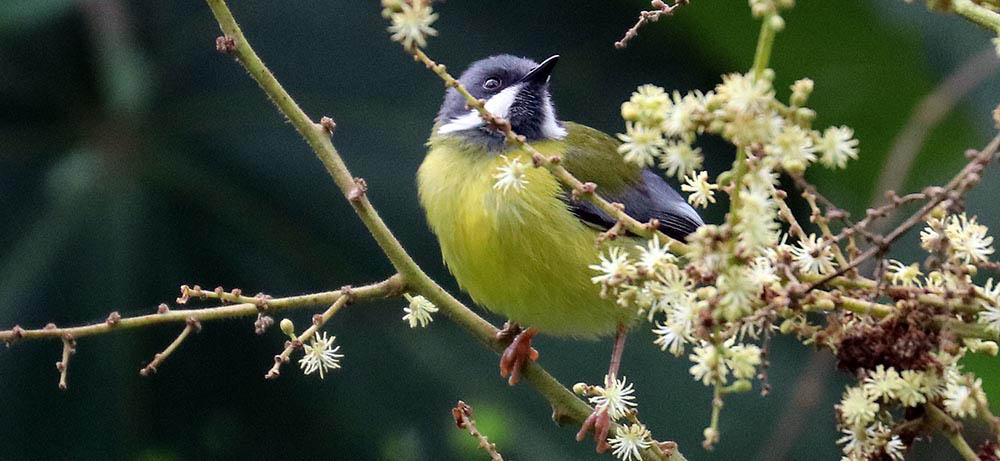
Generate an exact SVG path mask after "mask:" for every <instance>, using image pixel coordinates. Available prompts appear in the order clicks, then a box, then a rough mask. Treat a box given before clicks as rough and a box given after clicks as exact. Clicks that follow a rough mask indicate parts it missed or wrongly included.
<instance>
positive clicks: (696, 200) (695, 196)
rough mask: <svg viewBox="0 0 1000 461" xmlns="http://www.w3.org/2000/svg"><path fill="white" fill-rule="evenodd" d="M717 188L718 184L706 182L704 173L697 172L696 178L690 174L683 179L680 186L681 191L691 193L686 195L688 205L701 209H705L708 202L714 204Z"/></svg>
mask: <svg viewBox="0 0 1000 461" xmlns="http://www.w3.org/2000/svg"><path fill="white" fill-rule="evenodd" d="M718 188H719V185H718V184H712V183H711V182H709V181H708V172H706V171H700V172H698V175H697V176H695V175H694V174H693V173H692V174H691V175H689V176H687V177H685V178H684V184H681V190H682V191H684V192H690V193H691V195H688V203H690V204H692V205H694V206H697V207H702V208H705V207H707V206H708V202H712V203H715V190H716V189H718Z"/></svg>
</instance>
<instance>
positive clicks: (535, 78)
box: [518, 54, 559, 85]
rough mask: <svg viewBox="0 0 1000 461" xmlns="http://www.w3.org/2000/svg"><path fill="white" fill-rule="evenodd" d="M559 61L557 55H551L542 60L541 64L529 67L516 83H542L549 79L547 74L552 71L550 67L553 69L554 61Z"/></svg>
mask: <svg viewBox="0 0 1000 461" xmlns="http://www.w3.org/2000/svg"><path fill="white" fill-rule="evenodd" d="M557 62H559V55H558V54H557V55H553V56H551V57H550V58H548V59H546V60H544V61H542V63H541V64H539V65H538V66H536V67H535V68H534V69H531V71H530V72H528V73H527V74H525V76H524V77H521V80H518V83H522V82H527V83H534V84H539V85H540V84H543V83H545V82H547V81H548V80H549V74H551V73H552V69H555V67H556V63H557Z"/></svg>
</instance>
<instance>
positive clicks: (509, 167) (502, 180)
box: [493, 155, 531, 194]
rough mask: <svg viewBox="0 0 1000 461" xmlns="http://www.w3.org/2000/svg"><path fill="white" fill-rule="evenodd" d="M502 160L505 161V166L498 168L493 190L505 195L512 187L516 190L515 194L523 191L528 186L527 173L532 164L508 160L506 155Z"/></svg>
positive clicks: (494, 176)
mask: <svg viewBox="0 0 1000 461" xmlns="http://www.w3.org/2000/svg"><path fill="white" fill-rule="evenodd" d="M500 159H501V160H503V162H504V164H503V165H501V166H498V167H497V174H495V175H493V179H496V182H494V183H493V188H494V189H497V190H499V191H501V192H503V193H505V194H506V193H507V190H508V189H510V188H512V187H513V188H514V192H520V191H521V190H523V189H524V187H525V186H527V185H528V179H527V174H526V172H527V171H528V168H530V167H531V164H529V163H527V162H522V161H521V160H519V159H517V158H508V157H507V156H506V155H501V156H500Z"/></svg>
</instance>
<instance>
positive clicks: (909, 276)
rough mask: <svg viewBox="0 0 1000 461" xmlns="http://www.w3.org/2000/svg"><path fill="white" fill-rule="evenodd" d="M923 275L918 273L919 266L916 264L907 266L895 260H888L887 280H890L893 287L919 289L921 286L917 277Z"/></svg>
mask: <svg viewBox="0 0 1000 461" xmlns="http://www.w3.org/2000/svg"><path fill="white" fill-rule="evenodd" d="M923 275H924V273H923V272H920V265H919V264H917V263H913V264H910V265H909V266H907V265H905V264H903V263H901V262H899V261H896V260H895V259H890V260H889V279H890V280H892V284H893V285H902V286H904V287H912V286H918V287H919V286H920V285H921V283H920V278H919V277H921V276H923Z"/></svg>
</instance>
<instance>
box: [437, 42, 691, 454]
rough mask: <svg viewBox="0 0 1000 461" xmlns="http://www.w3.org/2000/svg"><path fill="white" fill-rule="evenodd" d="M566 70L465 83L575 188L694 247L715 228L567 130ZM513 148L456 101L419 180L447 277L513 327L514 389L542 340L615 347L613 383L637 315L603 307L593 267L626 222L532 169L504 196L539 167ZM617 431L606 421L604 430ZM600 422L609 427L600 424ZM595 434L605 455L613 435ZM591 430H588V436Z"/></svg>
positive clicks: (516, 67)
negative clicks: (506, 174) (508, 174)
mask: <svg viewBox="0 0 1000 461" xmlns="http://www.w3.org/2000/svg"><path fill="white" fill-rule="evenodd" d="M558 61H559V55H554V56H551V57H549V58H548V59H545V60H544V61H542V62H541V63H538V62H535V61H533V60H531V59H529V58H524V57H517V56H514V55H509V54H503V55H496V56H490V57H487V58H484V59H480V60H478V61H475V62H474V63H472V64H471V65H469V67H468V68H467V69H466V70H465V71H464V72H463V73H462V74H461V76H460V77H459V79H458V81H459V82H460V83H461V84H462V86H464V87H465V88H466V89H467V90H468V92H469V93H471V94H472V96H474V97H475V98H477V99H479V100H482V101H485V108H486V109H487V110H488V111H489V112H490V113H492V114H493V115H494V116H496V117H500V118H502V119H504V120H506V121H507V122H509V123H510V128H511V130H513V131H514V132H515V133H517V134H519V135H521V136H523V139H524V141H525V142H526V143H527V144H529V145H531V146H532V147H533V148H534V149H535V150H536V151H537V152H539V153H541V154H542V155H544V156H546V157H550V156H557V157H559V159H560V160H559V162H560V164H561V165H562V166H564V167H565V168H566V169H567V170H568V171H569V172H570V173H571V174H573V175H574V176H576V178H578V179H579V180H580V181H583V182H590V183H593V184H594V185H596V189H595V193H596V194H597V195H599V196H600V197H602V198H604V199H605V200H608V201H610V202H617V203H620V204H622V205H624V210H625V212H626V213H627V214H628V215H630V216H631V217H633V218H635V219H636V220H638V221H640V222H649V221H651V220H656V221H657V222H658V223H659V230H661V231H662V232H663V233H665V234H666V235H668V236H669V237H671V238H673V239H677V240H682V241H683V240H684V238H685V237H686V236H688V235H689V234H691V233H693V232H695V231H696V230H697V228H698V227H699V226H702V225H703V224H704V221H703V220H702V218H701V217H700V216H699V215H698V213H697V212H696V211H695V210H694V209H693V208H692V207H691V206H690V205H689V204H688V203H687V201H685V199H684V198H683V197H681V195H680V194H678V193H677V191H675V190H674V189H673V188H672V187H671V186H670V185H669V184H668V183H667V182H666V181H665V180H664V178H663V177H662V176H661V175H659V174H657V173H656V172H654V171H652V170H650V169H648V168H644V167H641V166H638V165H635V164H633V163H629V162H626V161H624V160H623V158H622V155H621V154H619V153H618V146H619V145H620V142H619V141H618V140H617V139H615V138H614V137H612V136H610V135H608V134H606V133H604V132H601V131H599V130H597V129H594V128H590V127H588V126H585V125H582V124H578V123H573V122H569V121H562V120H559V119H558V118H557V113H556V108H555V105H554V104H553V101H552V96H551V93H550V91H549V90H550V80H551V75H552V72H553V70H554V69H555V66H556V63H557V62H558ZM504 138H505V136H504V133H502V132H500V131H498V130H497V127H496V126H495V124H490V123H486V122H485V121H484V120H483V118H482V117H481V116H480V114H479V113H478V112H477V111H476V110H475V109H474V108H471V107H470V106H469V105H468V104H467V103H466V99H465V98H464V97H463V95H461V94H460V93H459V92H458V91H457V90H456V89H455V88H449V89H448V90H447V91H446V93H445V96H444V101H443V103H442V105H441V108H440V110H439V112H438V114H437V117H436V118H435V120H434V124H433V128H432V130H431V136H430V138H429V140H428V141H427V147H428V151H427V155H426V156H425V157H424V160H423V162H422V163H421V165H420V168H419V170H418V173H417V186H418V195H419V200H420V204H421V206H422V207H423V209H424V211H425V214H426V217H427V222H428V224H429V226H430V228H431V231H432V232H433V233H434V234H435V236H436V237H437V239H438V243H439V246H440V249H441V253H442V256H443V259H444V262H445V265H446V266H447V267H448V269H449V270H450V272H451V273H452V275H453V276H454V277H455V279H456V281H457V282H458V284H459V286H460V287H461V288H462V289H463V290H464V291H465V292H466V293H468V294H469V296H470V297H471V298H472V300H473V301H475V302H476V303H477V304H479V305H481V306H483V307H485V308H486V309H488V310H490V311H493V312H496V313H498V314H500V315H502V316H504V317H506V318H507V319H509V321H508V322H507V324H506V325H505V327H504V329H503V330H502V331H501V332H500V333H499V334H498V337H499V338H500V339H509V340H511V342H510V345H509V346H508V347H507V349H506V350H505V352H504V353H503V355H502V357H501V362H500V372H501V375H502V376H507V375H509V376H510V379H509V383H510V384H511V385H514V384H516V383H517V381H518V379H519V376H520V370H521V367H523V366H524V364H525V363H527V362H528V361H529V360H534V359H536V358H537V356H538V353H537V351H536V350H535V349H534V348H532V347H531V339H532V337H534V336H535V335H536V334H537V333H539V332H542V333H544V334H549V335H554V336H561V337H572V338H599V337H604V336H609V335H612V334H613V335H615V346H614V350H613V352H612V359H611V363H610V364H609V372H608V376H609V377H612V378H611V379H614V378H613V377H614V376H615V375H616V374H617V372H618V367H619V364H620V362H621V351H622V349H623V347H624V340H625V335H626V333H627V330H628V328H629V326H630V325H632V324H634V323H635V322H636V320H637V317H638V315H637V312H636V311H635V310H634V309H626V308H623V307H621V306H618V305H617V304H616V302H615V300H614V299H605V298H602V297H601V296H600V290H599V288H598V287H597V286H596V285H594V284H593V283H592V282H591V277H593V276H594V275H595V274H594V272H593V270H592V269H589V268H588V266H589V265H592V264H594V263H595V261H596V259H597V257H598V253H597V251H595V242H598V241H599V239H598V237H599V236H600V235H601V234H602V233H604V232H607V231H608V230H609V229H612V228H613V227H614V226H615V224H616V219H615V218H613V217H612V216H610V215H608V214H607V213H605V212H604V211H603V210H601V209H599V208H598V207H597V206H595V205H593V204H592V203H590V202H588V201H584V200H578V199H577V197H576V195H575V194H573V191H572V190H571V189H570V188H568V187H567V186H565V185H563V184H561V183H560V182H559V181H558V180H557V179H556V177H555V176H554V175H553V174H552V173H550V172H549V171H548V170H547V169H545V168H531V167H527V168H523V170H522V171H521V172H520V173H521V176H520V180H519V181H518V184H517V185H516V186H515V187H513V188H510V187H498V184H497V177H498V173H497V172H498V169H502V168H504V167H505V166H507V167H509V166H510V165H511V162H514V161H516V162H520V163H519V164H521V165H530V164H531V161H532V158H531V154H530V153H529V152H528V151H527V150H525V149H524V148H523V147H519V146H518V145H512V144H509V143H506V142H505V139H504ZM600 240H603V241H601V243H600V244H599V245H598V248H597V250H600V249H601V248H606V247H608V246H611V245H619V246H622V247H623V248H624V247H628V248H629V249H630V250H631V249H632V248H633V247H634V246H635V245H636V244H637V243H638V242H639V240H638V238H637V236H634V235H631V234H627V235H625V236H624V237H622V238H619V239H615V240H614V241H611V240H608V239H600ZM525 327H527V328H525ZM596 416H600V415H592V417H596ZM593 419H594V418H589V419H588V421H589V420H593ZM606 419H607V415H606V414H605V415H604V418H603V420H604V425H605V426H607V421H606ZM596 421H597V423H598V426H600V422H601V418H599V417H598V418H597V420H596ZM594 429H595V439H598V448H599V449H600V447H601V446H600V444H601V443H602V441H603V440H604V439H605V438H606V437H607V427H594ZM599 429H602V430H599ZM586 430H587V427H586V425H585V427H584V429H582V430H581V432H582V433H583V436H585V435H586ZM599 432H602V434H601V435H602V436H601V437H598V433H599ZM580 438H582V437H580V436H578V439H580Z"/></svg>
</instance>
